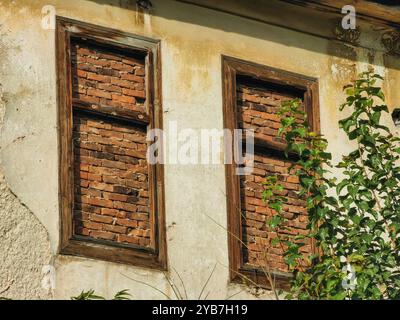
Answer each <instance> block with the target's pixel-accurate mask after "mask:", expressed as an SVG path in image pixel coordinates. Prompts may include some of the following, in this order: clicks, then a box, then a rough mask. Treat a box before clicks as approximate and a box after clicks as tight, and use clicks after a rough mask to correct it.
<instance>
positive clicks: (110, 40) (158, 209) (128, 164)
mask: <svg viewBox="0 0 400 320" xmlns="http://www.w3.org/2000/svg"><path fill="white" fill-rule="evenodd" d="M57 43H58V48H57V59H58V76H59V81H58V84H59V127H60V133H59V141H60V190H61V192H60V193H61V197H60V202H61V203H60V207H61V250H60V251H61V253H62V254H72V255H80V256H85V257H89V258H96V259H102V260H109V261H114V262H121V263H129V264H136V265H142V266H148V267H154V268H163V269H165V268H166V246H165V230H164V208H163V173H162V166H161V165H160V164H156V165H150V164H149V163H148V162H147V159H146V153H147V149H148V146H149V143H150V142H148V141H147V139H146V137H147V132H148V130H149V129H153V128H158V129H161V128H162V125H161V115H162V113H161V105H160V81H159V77H160V74H159V72H160V67H159V62H158V61H159V43H158V42H157V41H153V40H150V39H144V38H140V37H136V36H132V35H130V34H125V33H121V32H118V31H115V30H109V29H104V28H100V27H95V26H92V25H88V24H83V23H79V22H75V21H71V20H67V19H58V24H57Z"/></svg>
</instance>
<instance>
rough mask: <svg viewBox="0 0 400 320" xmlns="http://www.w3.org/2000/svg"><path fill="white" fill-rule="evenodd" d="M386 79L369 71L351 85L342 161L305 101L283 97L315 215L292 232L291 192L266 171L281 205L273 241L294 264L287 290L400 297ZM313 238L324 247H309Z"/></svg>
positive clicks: (399, 218) (270, 199) (273, 200)
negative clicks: (314, 125) (313, 124)
mask: <svg viewBox="0 0 400 320" xmlns="http://www.w3.org/2000/svg"><path fill="white" fill-rule="evenodd" d="M382 80H383V78H382V77H381V76H379V75H378V74H375V73H374V72H373V71H368V72H364V73H362V74H360V75H359V77H358V79H357V80H355V81H354V83H352V84H351V85H348V86H346V87H345V88H344V90H345V92H346V95H347V99H346V102H345V103H344V104H342V105H341V106H340V110H341V111H342V110H346V111H348V112H349V113H350V115H349V116H348V117H346V118H344V119H342V120H340V121H339V127H340V128H341V130H343V131H344V133H345V134H346V135H347V138H348V139H349V140H350V142H351V143H352V145H353V146H354V149H353V150H352V151H351V152H350V153H348V154H346V155H344V156H343V157H342V160H341V161H340V162H339V163H337V164H335V165H334V164H333V163H332V155H331V153H330V152H328V151H327V147H328V142H327V140H326V139H325V138H324V137H323V136H322V135H319V134H317V133H314V132H312V131H311V130H310V126H309V124H308V121H307V119H306V114H305V113H304V111H303V110H302V102H301V101H300V100H292V101H289V102H286V103H284V104H283V105H282V108H281V110H280V117H281V127H280V130H279V134H280V135H282V137H283V138H284V140H285V141H286V146H287V147H286V151H285V155H286V157H288V158H290V159H291V161H292V163H293V165H292V167H291V168H290V170H291V173H292V174H295V175H296V176H297V177H298V179H299V185H300V190H299V191H298V192H297V197H299V198H300V199H303V201H304V203H305V206H306V209H307V215H308V226H307V230H308V232H307V234H305V235H298V236H290V235H288V234H287V233H285V232H284V230H285V229H287V228H289V226H288V225H289V221H288V219H286V218H285V210H284V209H285V203H286V202H287V201H288V198H287V196H285V195H283V193H282V191H283V187H282V185H281V184H280V180H279V176H274V175H273V176H269V177H267V178H266V180H265V182H264V192H263V197H264V200H265V201H266V202H267V203H268V205H269V206H270V207H271V208H272V209H273V210H274V211H275V215H274V216H273V217H272V218H271V219H269V221H268V222H267V223H268V227H269V228H270V230H273V231H276V233H277V234H278V237H276V238H275V239H274V240H273V243H272V244H273V245H278V244H279V245H281V246H282V248H284V252H285V254H284V258H285V262H286V263H287V265H288V266H289V267H290V268H291V270H293V272H294V278H293V281H292V285H291V290H290V292H289V293H288V294H287V298H294V299H398V298H400V263H399V262H400V255H399V243H400V206H399V203H400V167H399V159H400V139H399V138H398V137H396V136H394V135H393V134H392V133H391V132H390V130H389V128H388V127H387V126H385V125H384V124H383V122H382V119H383V117H382V116H383V115H385V114H388V108H387V106H386V104H385V96H384V94H383V91H382V89H381V83H382ZM339 152H340V150H339ZM333 169H335V175H336V177H337V176H340V177H341V178H335V177H333V174H332V172H333ZM338 173H340V174H338ZM310 243H313V244H315V247H316V248H317V249H318V250H317V251H318V252H317V253H315V254H311V255H310V254H309V255H306V254H304V253H302V250H301V249H302V248H303V247H304V246H306V245H310ZM303 252H304V251H303Z"/></svg>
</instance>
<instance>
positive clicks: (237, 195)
mask: <svg viewBox="0 0 400 320" xmlns="http://www.w3.org/2000/svg"><path fill="white" fill-rule="evenodd" d="M223 80H224V124H225V127H226V128H227V129H231V130H233V129H253V130H254V133H255V138H254V153H255V154H254V169H253V171H252V173H251V174H249V175H243V176H238V175H236V170H235V165H234V164H232V165H230V164H228V165H227V166H226V177H227V204H228V229H229V230H228V231H229V233H228V238H229V258H230V270H231V280H232V281H243V279H246V278H248V279H251V280H253V281H255V282H257V283H258V284H261V285H265V286H266V287H268V286H269V282H268V279H267V278H266V276H265V272H264V270H268V269H269V270H270V271H271V273H272V274H273V275H274V278H275V282H276V286H278V287H281V288H287V286H288V280H289V279H290V277H291V273H290V272H289V270H288V268H287V266H286V264H285V263H284V259H283V252H282V249H281V247H280V246H279V245H276V246H273V245H272V244H271V241H272V239H273V238H275V237H276V234H275V232H271V231H270V230H268V228H267V225H266V221H267V220H268V219H269V218H270V217H271V216H272V215H273V214H274V212H273V210H271V209H270V208H268V205H267V204H265V203H264V202H263V201H262V190H263V187H262V184H261V183H262V181H264V180H265V177H266V176H268V175H275V174H277V175H278V177H279V179H280V183H281V184H282V185H283V186H284V188H285V190H284V192H283V193H284V195H286V196H287V197H288V199H289V201H288V203H287V204H286V205H285V206H284V212H285V213H284V214H285V216H286V217H287V218H288V219H289V222H288V224H287V226H288V227H289V230H284V231H282V232H288V233H289V234H290V235H294V236H295V235H298V234H304V233H306V232H307V230H306V225H307V212H306V209H305V203H304V200H303V199H299V198H298V196H297V195H296V191H297V190H299V184H298V180H297V177H296V176H295V175H294V169H292V170H291V171H289V167H290V166H291V164H292V163H291V161H290V159H289V160H288V159H286V157H285V156H284V149H285V142H284V140H283V139H282V138H281V137H278V129H279V126H280V124H279V116H278V115H277V113H278V111H279V108H280V106H281V104H282V102H284V101H288V100H292V99H294V98H300V99H302V101H303V107H304V109H305V111H306V113H307V117H308V119H309V122H310V125H311V127H312V128H313V130H315V131H318V130H319V123H318V121H319V113H318V96H317V94H318V92H317V89H318V84H317V81H316V80H315V79H312V78H308V77H304V76H300V75H297V74H293V73H289V72H285V71H282V70H278V69H274V68H269V67H265V66H260V65H256V64H253V63H249V62H245V61H241V60H237V59H233V58H228V57H223ZM314 250H315V249H314V247H313V243H308V244H307V245H306V246H305V247H304V254H310V253H312V252H314Z"/></svg>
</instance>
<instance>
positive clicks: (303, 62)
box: [0, 0, 400, 299]
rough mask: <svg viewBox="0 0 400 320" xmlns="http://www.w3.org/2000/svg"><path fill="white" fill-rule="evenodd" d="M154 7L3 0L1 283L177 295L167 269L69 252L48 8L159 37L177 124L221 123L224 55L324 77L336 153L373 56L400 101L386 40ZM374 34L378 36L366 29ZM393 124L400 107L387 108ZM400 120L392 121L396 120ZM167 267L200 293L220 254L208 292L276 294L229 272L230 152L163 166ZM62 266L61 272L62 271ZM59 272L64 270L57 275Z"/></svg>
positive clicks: (169, 105)
mask: <svg viewBox="0 0 400 320" xmlns="http://www.w3.org/2000/svg"><path fill="white" fill-rule="evenodd" d="M152 2H153V12H152V14H151V15H149V14H144V13H143V12H139V11H137V10H136V7H135V5H132V4H129V3H134V1H128V2H127V1H112V0H109V1H107V0H104V1H86V0H73V1H61V0H35V1H31V0H19V1H9V0H0V261H1V263H0V293H1V294H0V295H1V296H6V297H9V298H23V299H33V298H56V299H68V298H69V297H71V296H73V295H77V294H79V293H80V292H81V291H82V290H88V289H94V290H96V292H97V293H98V294H101V295H104V296H106V297H111V296H112V295H113V294H115V293H116V292H117V291H119V290H122V289H129V290H130V292H131V293H132V295H133V297H134V298H136V299H156V298H161V299H162V298H165V297H164V296H163V295H162V294H160V293H159V292H157V291H156V290H154V289H152V288H151V287H149V286H145V285H143V284H141V283H139V282H137V281H135V280H139V281H142V282H143V281H144V282H146V283H149V284H151V285H152V286H154V287H157V288H159V289H160V290H162V291H163V292H165V293H166V294H167V295H170V296H172V297H173V292H172V290H171V288H170V287H169V285H168V282H167V281H166V280H165V277H164V274H163V273H162V272H160V271H157V270H149V269H144V268H138V267H134V266H127V265H123V264H115V263H110V262H103V261H97V260H92V259H85V258H78V257H72V256H62V255H59V254H58V246H59V231H60V230H59V226H60V221H59V198H58V192H59V189H58V147H57V97H56V89H57V84H56V67H55V66H56V61H55V57H56V54H55V31H54V29H52V28H48V27H46V25H45V28H43V25H42V18H43V14H42V8H43V7H44V6H45V5H52V6H54V8H55V9H56V13H57V15H59V16H62V17H67V18H71V19H76V20H79V21H83V22H88V23H92V24H96V25H99V26H104V27H109V28H114V29H118V30H121V31H125V32H129V33H132V34H136V35H141V36H146V37H150V38H153V39H159V40H161V58H162V96H163V100H162V104H163V109H164V110H163V121H164V127H165V129H166V130H165V131H166V133H167V135H168V132H169V129H170V123H171V121H176V124H177V125H178V129H185V128H191V129H194V130H199V129H202V128H209V129H222V128H223V114H222V79H221V55H227V56H232V57H236V58H240V59H244V60H248V61H252V62H256V63H259V64H263V65H267V66H272V67H275V68H280V69H283V70H287V71H291V72H295V73H299V74H303V75H306V76H310V77H315V78H317V79H318V81H319V94H320V114H321V119H320V121H321V130H322V133H323V134H325V136H326V138H327V139H328V140H329V141H330V151H332V153H333V155H334V161H337V160H339V159H340V156H341V154H343V153H345V152H347V151H349V150H351V145H350V144H348V142H347V141H346V139H345V137H344V135H343V134H342V133H341V132H340V131H339V128H338V124H337V121H338V120H339V119H340V118H341V117H344V116H345V115H344V114H343V115H342V114H340V112H339V109H338V106H339V105H340V103H341V102H342V101H343V99H344V94H343V93H342V87H343V85H345V84H347V83H348V82H349V81H350V80H351V79H353V78H354V77H355V75H356V74H357V73H358V72H360V71H364V70H365V69H366V68H367V67H368V65H372V66H374V67H375V69H376V71H377V72H379V73H380V74H382V75H384V76H385V78H386V82H385V85H384V91H385V93H386V96H387V103H388V105H389V108H390V109H393V108H394V107H395V106H398V105H399V101H400V91H399V90H398V88H399V85H400V71H399V70H400V63H399V61H398V58H396V57H394V56H389V55H386V54H384V53H383V52H380V51H372V50H368V49H365V48H362V47H361V46H360V47H351V46H348V45H345V44H343V43H337V42H334V41H328V40H326V39H322V38H318V37H314V36H310V35H306V34H302V33H299V32H295V31H291V30H289V29H284V28H279V27H275V26H272V25H268V24H263V23H259V22H255V21H250V20H246V19H243V18H240V17H236V16H233V15H228V14H224V13H220V12H216V11H211V10H208V9H205V8H199V7H193V6H191V5H188V4H183V3H178V2H175V1H170V0H153V1H152ZM366 41H367V42H368V41H369V42H376V41H377V40H376V39H375V38H369V39H366ZM385 121H386V122H387V124H388V125H390V126H392V124H391V119H390V118H389V117H388V118H387V119H385ZM393 130H394V128H393ZM165 195H166V202H165V206H166V228H167V247H168V265H169V274H170V276H171V277H172V279H173V280H174V281H175V282H176V283H178V282H179V279H178V277H177V274H176V272H178V273H179V275H180V277H181V278H182V280H183V282H184V284H185V287H186V290H187V292H188V296H189V298H197V297H198V295H199V293H200V292H201V290H202V287H203V285H204V284H205V282H206V281H207V278H208V277H209V275H210V273H211V272H212V269H213V268H214V266H216V269H215V272H214V274H213V276H212V277H211V281H210V282H209V284H208V286H207V288H206V290H205V291H206V293H208V292H210V294H209V296H208V297H209V298H210V299H225V298H227V297H229V296H231V295H232V294H235V293H238V292H240V293H239V294H238V295H237V296H236V298H242V299H245V298H255V297H262V298H272V295H271V293H270V292H268V291H259V290H258V291H255V290H252V289H248V288H247V287H245V286H242V285H238V284H231V283H230V282H229V269H228V264H229V263H228V244H227V232H226V229H225V228H226V224H227V206H226V197H225V169H224V165H223V164H215V165H203V164H199V165H176V164H167V165H166V166H165ZM53 275H54V278H53ZM53 280H54V281H53Z"/></svg>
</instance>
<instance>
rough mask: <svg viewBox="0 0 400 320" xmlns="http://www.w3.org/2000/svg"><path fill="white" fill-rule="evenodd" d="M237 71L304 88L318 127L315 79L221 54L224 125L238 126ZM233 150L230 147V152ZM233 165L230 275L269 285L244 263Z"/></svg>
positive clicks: (285, 279) (284, 282)
mask: <svg viewBox="0 0 400 320" xmlns="http://www.w3.org/2000/svg"><path fill="white" fill-rule="evenodd" d="M238 75H241V76H248V77H251V78H254V79H257V80H261V81H265V82H268V83H274V84H278V85H283V86H288V87H291V88H295V89H299V90H301V91H304V104H305V108H306V112H307V116H308V120H309V122H310V126H311V129H312V130H313V131H315V132H319V131H320V116H319V97H318V81H317V79H315V78H311V77H306V76H303V75H298V74H295V73H291V72H287V71H283V70H279V69H275V68H272V67H267V66H263V65H259V64H256V63H251V62H248V61H243V60H239V59H236V58H231V57H227V56H222V82H223V83H222V87H223V114H224V128H226V129H229V130H234V129H237V128H238V120H237V119H238V114H237V97H236V81H237V76H238ZM255 144H256V145H260V146H262V147H267V148H270V149H274V150H283V145H282V144H276V143H271V142H270V141H267V140H265V141H257V140H255ZM233 147H234V146H232V148H233ZM233 152H234V150H233V149H232V154H234V153H233ZM235 168H236V166H235V164H234V163H232V164H226V165H225V176H226V192H227V209H228V248H229V264H230V279H231V281H232V282H243V281H245V279H246V278H247V279H251V280H252V281H254V282H255V283H257V284H259V285H262V286H264V287H267V288H269V287H270V284H269V281H268V279H267V277H266V275H265V272H263V271H262V270H261V269H248V268H247V267H244V266H243V250H242V239H243V238H242V236H243V235H242V217H241V200H240V176H238V175H236V173H235ZM312 251H313V252H316V251H317V250H316V248H315V245H314V244H312ZM273 276H274V279H275V286H276V287H277V288H283V289H287V288H288V285H289V280H290V275H287V274H280V273H273Z"/></svg>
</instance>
